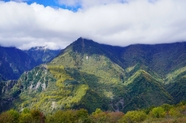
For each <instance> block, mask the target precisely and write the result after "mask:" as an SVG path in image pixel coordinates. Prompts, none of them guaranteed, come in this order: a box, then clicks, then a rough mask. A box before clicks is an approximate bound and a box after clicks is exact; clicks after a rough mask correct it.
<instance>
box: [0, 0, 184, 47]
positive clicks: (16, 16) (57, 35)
mask: <svg viewBox="0 0 186 123" xmlns="http://www.w3.org/2000/svg"><path fill="white" fill-rule="evenodd" d="M86 1H87V0H86ZM86 1H85V0H68V1H67V0H63V1H62V0H59V3H60V4H63V5H66V6H72V7H76V6H80V8H79V9H78V10H77V11H75V12H74V11H71V10H68V9H64V8H53V7H50V6H43V5H41V4H37V3H32V4H27V3H25V2H14V1H10V2H3V1H0V45H3V46H16V47H19V48H22V49H27V48H30V47H32V46H41V45H49V46H50V48H53V49H55V48H64V47H66V46H67V45H68V44H70V43H71V42H72V41H74V40H76V39H77V38H78V37H85V38H89V39H93V40H95V41H97V42H99V43H104V44H110V45H117V46H127V45H130V44H136V43H146V44H156V43H168V42H175V41H186V14H185V12H186V7H185V5H186V1H185V0H179V1H178V0H151V1H148V0H123V1H122V0H103V1H102V2H99V1H98V0H93V1H92V2H90V1H89V2H86Z"/></svg>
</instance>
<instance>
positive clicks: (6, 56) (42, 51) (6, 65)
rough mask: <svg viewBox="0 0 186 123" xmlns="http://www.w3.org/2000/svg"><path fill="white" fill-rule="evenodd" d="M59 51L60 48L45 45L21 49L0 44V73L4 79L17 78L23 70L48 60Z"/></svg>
mask: <svg viewBox="0 0 186 123" xmlns="http://www.w3.org/2000/svg"><path fill="white" fill-rule="evenodd" d="M59 52H60V50H50V49H47V48H45V47H33V48H31V49H29V50H25V51H23V50H20V49H17V48H15V47H2V46H0V75H1V76H2V77H3V78H4V79H6V80H10V79H18V78H19V77H20V75H21V74H23V72H24V71H28V70H31V69H32V68H34V67H35V66H37V65H40V64H42V63H46V62H49V61H50V60H51V59H53V58H54V57H56V56H57V55H58V53H59Z"/></svg>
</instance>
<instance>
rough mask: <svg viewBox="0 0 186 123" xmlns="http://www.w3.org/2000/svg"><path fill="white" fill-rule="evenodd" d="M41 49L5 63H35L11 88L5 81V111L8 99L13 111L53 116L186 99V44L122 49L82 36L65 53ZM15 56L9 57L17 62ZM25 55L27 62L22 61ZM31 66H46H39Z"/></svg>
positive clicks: (143, 106) (8, 56)
mask: <svg viewBox="0 0 186 123" xmlns="http://www.w3.org/2000/svg"><path fill="white" fill-rule="evenodd" d="M1 49H3V48H1ZM35 49H36V48H35ZM35 49H34V48H33V49H30V50H28V51H26V53H25V52H24V53H22V52H21V51H20V52H21V53H20V54H19V53H18V55H14V57H15V56H16V57H15V58H16V60H11V59H6V60H4V61H6V62H5V63H6V64H7V66H8V67H10V65H8V63H11V61H16V63H15V64H16V65H18V66H20V65H19V64H21V65H22V67H24V64H28V61H30V62H29V63H30V64H29V65H30V67H29V66H27V65H25V66H27V67H28V68H24V69H22V71H25V72H24V73H23V74H22V75H21V76H20V77H19V79H18V80H17V81H16V82H14V84H13V86H11V87H9V88H8V85H6V82H4V81H5V80H4V79H2V81H3V82H2V83H3V84H1V85H2V86H1V88H0V89H1V90H2V91H1V92H2V93H1V95H2V96H1V97H2V98H1V108H2V107H3V105H4V103H3V101H5V102H8V101H7V100H8V99H11V102H9V105H8V107H7V108H10V107H14V108H17V109H19V110H22V109H23V108H26V107H27V108H39V109H41V110H42V111H44V112H47V113H49V112H53V111H55V110H57V109H68V108H72V109H79V108H85V109H87V110H88V111H89V112H93V111H95V109H96V108H101V109H103V110H112V111H124V112H126V111H128V110H133V109H140V108H147V107H150V106H153V105H155V106H157V105H161V104H163V103H169V104H174V103H177V102H180V101H182V100H185V99H186V96H185V95H186V86H185V85H186V76H185V75H186V43H185V42H180V43H171V44H156V45H143V44H136V45H130V46H127V47H116V46H110V45H103V44H99V43H96V42H94V41H92V40H88V39H84V38H79V39H77V40H76V41H75V42H73V43H72V44H70V45H69V46H68V47H67V48H65V49H64V50H63V51H61V52H60V53H59V51H54V52H44V53H45V54H42V53H43V51H42V53H41V51H37V52H35ZM33 50H34V51H33ZM15 51H16V52H18V51H19V50H18V49H15V48H14V52H15ZM58 53H59V54H58ZM10 54H11V53H9V54H8V53H7V55H6V58H11V55H10ZM22 54H24V58H25V59H23V60H22V59H19V58H20V55H22ZM39 54H41V55H39ZM56 54H58V55H57V57H55V56H56ZM3 55H5V53H3ZM28 56H29V57H28ZM27 57H28V58H27ZM30 57H31V59H29V58H30ZM54 57H55V58H54ZM3 58H4V59H5V56H4V57H3ZM21 58H22V57H21ZM51 58H54V59H51ZM10 60H11V61H10ZM45 60H46V61H45ZM17 61H20V62H18V63H19V64H18V63H17ZM31 63H33V66H34V65H35V66H36V64H37V65H38V64H41V63H45V64H41V65H39V66H37V67H35V68H33V66H32V64H31ZM0 67H2V65H1V66H0ZM3 67H4V69H5V68H8V67H5V66H3ZM31 68H33V69H32V70H30V69H31ZM27 70H29V71H27ZM14 71H15V70H14ZM7 73H8V72H7ZM7 73H5V72H3V71H2V72H1V75H2V78H3V77H4V78H8V76H7ZM4 74H5V75H6V76H5V75H4ZM11 74H12V76H13V75H14V74H15V73H13V72H12V73H11ZM17 76H18V74H17V75H16V77H17ZM10 79H11V78H10ZM4 83H5V84H4ZM10 83H11V82H10ZM9 85H11V84H9ZM1 110H4V109H3V108H2V109H1Z"/></svg>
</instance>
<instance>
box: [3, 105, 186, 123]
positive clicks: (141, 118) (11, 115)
mask: <svg viewBox="0 0 186 123" xmlns="http://www.w3.org/2000/svg"><path fill="white" fill-rule="evenodd" d="M140 122H141V123H150V122H153V123H184V122H186V102H180V103H179V104H177V105H169V104H163V105H161V106H158V107H154V106H152V107H149V108H147V109H142V110H134V111H128V112H126V114H124V113H123V112H112V111H102V110H101V109H99V108H97V109H96V110H95V111H94V112H92V113H91V114H89V113H88V111H87V110H86V109H79V110H71V109H68V110H58V111H56V112H54V113H52V114H44V113H43V112H42V111H40V110H39V109H27V108H25V109H23V110H22V111H21V112H18V111H16V110H14V109H10V110H8V111H6V112H2V113H1V114H0V123H140Z"/></svg>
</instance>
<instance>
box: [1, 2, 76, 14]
mask: <svg viewBox="0 0 186 123" xmlns="http://www.w3.org/2000/svg"><path fill="white" fill-rule="evenodd" d="M2 1H5V2H10V1H15V2H25V3H27V4H32V3H37V4H41V5H44V6H45V7H46V6H50V7H53V8H63V9H68V10H71V11H74V12H76V11H77V10H78V9H79V8H80V6H78V5H77V6H69V5H65V4H60V3H59V1H57V0H2Z"/></svg>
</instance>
